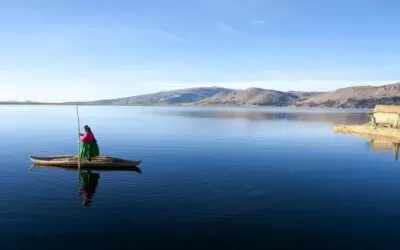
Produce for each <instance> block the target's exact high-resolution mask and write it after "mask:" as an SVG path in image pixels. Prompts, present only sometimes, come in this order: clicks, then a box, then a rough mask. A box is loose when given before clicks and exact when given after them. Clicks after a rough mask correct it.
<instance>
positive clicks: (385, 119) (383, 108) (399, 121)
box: [370, 105, 400, 129]
mask: <svg viewBox="0 0 400 250" xmlns="http://www.w3.org/2000/svg"><path fill="white" fill-rule="evenodd" d="M370 123H371V125H373V126H374V127H390V128H396V129H399V128H400V106H399V105H376V106H375V108H374V111H373V112H372V113H370Z"/></svg>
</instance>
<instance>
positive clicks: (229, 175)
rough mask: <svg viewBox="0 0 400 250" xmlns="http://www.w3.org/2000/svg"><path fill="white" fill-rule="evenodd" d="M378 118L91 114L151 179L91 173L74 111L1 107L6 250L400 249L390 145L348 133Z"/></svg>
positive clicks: (103, 142)
mask: <svg viewBox="0 0 400 250" xmlns="http://www.w3.org/2000/svg"><path fill="white" fill-rule="evenodd" d="M366 112H367V111H365V110H305V109H286V108H276V109H227V108H223V109H219V108H178V107H176V108H175V107H173V108H170V107H94V106H90V107H89V106H84V107H80V108H79V114H80V125H81V126H80V127H81V128H82V127H83V125H85V124H88V125H90V126H91V127H92V129H93V132H94V133H95V136H96V138H97V140H98V142H99V146H100V151H101V154H102V155H108V156H114V157H120V158H124V159H130V160H139V159H142V160H143V163H142V164H141V166H140V169H141V171H142V172H141V173H139V172H121V171H107V172H102V171H97V172H98V173H99V174H100V180H99V185H98V187H97V189H96V192H95V194H94V197H93V201H92V204H91V206H89V207H86V206H84V205H83V204H82V201H81V199H80V197H79V190H78V172H77V171H71V170H64V169H57V168H31V162H30V160H29V155H36V156H53V155H65V154H76V153H77V147H78V145H77V141H78V125H77V116H76V109H75V107H74V106H22V105H20V106H0V117H1V119H0V139H1V143H0V183H1V184H0V204H1V205H0V225H1V226H0V249H31V250H33V249H38V250H39V249H40V250H43V249H69V250H70V249H166V248H168V249H169V248H171V249H308V250H309V249H364V250H365V249H381V250H383V249H399V247H400V238H399V235H400V224H399V223H400V164H399V162H398V161H396V160H395V159H394V155H393V152H392V149H391V146H392V145H391V144H390V143H389V144H380V145H378V146H377V145H374V144H372V143H371V142H369V140H368V139H364V138H359V137H355V136H350V135H341V134H336V133H334V132H333V131H332V126H333V125H334V124H339V123H340V124H362V123H365V122H366V121H367V120H368V116H367V114H366Z"/></svg>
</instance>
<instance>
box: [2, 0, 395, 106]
mask: <svg viewBox="0 0 400 250" xmlns="http://www.w3.org/2000/svg"><path fill="white" fill-rule="evenodd" d="M399 9H400V1H394V0H393V1H385V0H381V1H378V0H377V1H372V0H364V1H360V0H351V1H349V0H346V1H342V0H338V1H316V0H308V1H306V0H303V1H300V0H279V1H278V0H247V1H244V0H198V1H194V0H193V1H184V0H169V1H165V0H146V1H136V0H132V1H128V0H126V1H121V0H114V1H94V0H87V1H78V0H42V1H39V0H25V1H23V0H12V1H11V0H10V1H7V0H3V1H2V7H1V8H0V87H1V92H0V100H39V101H72V100H96V99H104V98H116V97H126V96H132V95H137V94H144V93H151V92H156V91H164V90H170V89H176V88H186V87H198V86H222V87H232V88H241V89H242V88H247V87H263V88H268V89H278V90H318V91H326V90H334V89H337V88H341V87H346V86H352V85H381V84H387V83H394V82H397V81H400V76H399V72H400V71H399V69H400V56H399V55H400V46H399V44H400V32H398V31H399V29H400V16H399V15H398V10H399Z"/></svg>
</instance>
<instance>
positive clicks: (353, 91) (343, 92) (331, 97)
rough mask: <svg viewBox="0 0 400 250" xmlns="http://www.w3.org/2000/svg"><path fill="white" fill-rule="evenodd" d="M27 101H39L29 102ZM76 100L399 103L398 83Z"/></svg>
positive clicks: (204, 103)
mask: <svg viewBox="0 0 400 250" xmlns="http://www.w3.org/2000/svg"><path fill="white" fill-rule="evenodd" d="M4 103H7V102H3V104H4ZM0 104H1V103H0ZM30 104H40V103H32V102H30ZM62 104H64V105H68V104H77V103H73V102H70V103H62ZM79 104H81V105H85V104H86V105H174V106H232V107H266V106H276V107H321V108H373V107H374V106H375V105H376V104H400V83H395V84H390V85H384V86H378V87H375V86H358V87H349V88H342V89H338V90H336V91H333V92H301V91H288V92H283V91H276V90H270V89H262V88H248V89H244V90H238V89H229V88H220V87H203V88H187V89H180V90H175V91H165V92H158V93H154V94H147V95H138V96H132V97H124V98H118V99H110V100H97V101H89V102H80V103H79Z"/></svg>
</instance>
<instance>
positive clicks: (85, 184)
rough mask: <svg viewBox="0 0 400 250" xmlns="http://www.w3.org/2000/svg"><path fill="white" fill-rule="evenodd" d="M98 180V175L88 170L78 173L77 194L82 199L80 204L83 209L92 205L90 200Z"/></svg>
mask: <svg viewBox="0 0 400 250" xmlns="http://www.w3.org/2000/svg"><path fill="white" fill-rule="evenodd" d="M99 178H100V175H99V174H98V173H92V171H91V170H90V169H89V170H88V171H87V172H81V173H79V187H80V190H79V194H80V196H81V199H82V204H83V205H84V206H85V207H88V206H90V205H91V204H92V199H93V196H94V193H95V192H96V188H97V185H98V183H99Z"/></svg>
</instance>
